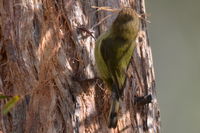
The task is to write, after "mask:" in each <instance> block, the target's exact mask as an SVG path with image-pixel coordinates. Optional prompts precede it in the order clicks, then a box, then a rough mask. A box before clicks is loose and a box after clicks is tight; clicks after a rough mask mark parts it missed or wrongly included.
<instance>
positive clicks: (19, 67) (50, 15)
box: [0, 0, 160, 133]
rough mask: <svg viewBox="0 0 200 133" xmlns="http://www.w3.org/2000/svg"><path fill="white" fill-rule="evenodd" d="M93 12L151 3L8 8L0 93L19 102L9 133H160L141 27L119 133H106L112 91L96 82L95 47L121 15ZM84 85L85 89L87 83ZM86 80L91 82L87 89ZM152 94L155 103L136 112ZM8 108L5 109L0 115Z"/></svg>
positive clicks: (39, 1) (0, 127) (16, 4)
mask: <svg viewBox="0 0 200 133" xmlns="http://www.w3.org/2000/svg"><path fill="white" fill-rule="evenodd" d="M91 6H110V7H114V8H121V7H127V6H129V7H130V6H131V7H136V9H137V12H139V13H141V14H142V13H145V7H144V0H136V2H134V0H129V1H127V0H109V1H105V0H27V1H24V0H17V1H14V0H1V1H0V92H3V93H4V94H6V95H20V96H21V97H22V98H21V101H20V102H19V103H18V104H17V106H16V107H15V108H13V110H12V111H11V112H10V113H8V114H7V115H5V116H3V115H2V114H0V131H3V133H14V132H15V133H72V132H74V133H84V132H85V133H89V132H95V133H96V132H98V133H106V132H113V133H116V132H127V133H131V132H133V133H143V132H146V133H159V132H160V120H159V119H160V116H159V107H158V102H157V98H156V92H155V75H154V69H153V61H152V53H151V48H150V46H149V42H148V35H147V31H146V23H145V21H142V24H141V31H140V34H139V36H140V37H139V39H138V40H139V41H138V46H137V50H136V51H135V53H134V59H133V60H132V63H131V65H130V68H129V79H128V82H127V87H126V89H125V92H124V99H123V101H121V105H122V108H121V110H120V120H119V122H118V127H117V128H116V129H115V130H113V129H112V130H110V129H108V128H107V116H108V111H109V104H110V103H109V96H110V93H109V91H108V90H107V89H106V88H104V87H103V85H102V83H101V82H100V81H98V80H91V81H89V80H87V81H86V80H85V79H92V78H94V77H96V76H97V75H96V70H95V61H94V46H95V43H94V42H95V39H94V38H93V37H92V36H94V37H98V36H99V34H101V33H102V32H104V31H106V29H107V28H108V27H109V26H110V25H111V23H112V22H113V20H114V18H115V16H116V14H115V13H111V12H106V11H98V12H97V11H96V9H93V8H91ZM80 80H83V81H80ZM84 80H85V81H84ZM148 94H151V95H152V97H153V100H152V103H150V104H148V105H137V104H135V103H136V102H135V98H134V97H137V96H145V95H148ZM5 102H6V101H1V104H0V108H1V109H2V106H3V104H5Z"/></svg>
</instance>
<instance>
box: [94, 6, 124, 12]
mask: <svg viewBox="0 0 200 133" xmlns="http://www.w3.org/2000/svg"><path fill="white" fill-rule="evenodd" d="M92 8H95V9H97V11H100V10H104V11H109V12H118V11H120V9H116V8H111V7H109V6H101V7H98V6H92Z"/></svg>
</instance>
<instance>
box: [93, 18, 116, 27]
mask: <svg viewBox="0 0 200 133" xmlns="http://www.w3.org/2000/svg"><path fill="white" fill-rule="evenodd" d="M110 16H112V15H107V16H106V17H104V18H103V19H101V20H100V21H99V22H98V23H96V24H94V25H93V26H92V28H91V29H94V28H95V27H97V26H98V25H100V24H101V23H102V22H103V21H105V20H106V19H107V18H109V17H110Z"/></svg>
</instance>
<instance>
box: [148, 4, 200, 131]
mask: <svg viewBox="0 0 200 133" xmlns="http://www.w3.org/2000/svg"><path fill="white" fill-rule="evenodd" d="M146 8H147V13H148V14H151V16H150V17H149V20H150V21H151V24H149V25H148V31H149V37H150V45H151V47H152V51H153V59H154V66H155V72H156V84H157V87H156V89H157V94H158V100H159V104H160V110H161V131H162V133H200V0H146Z"/></svg>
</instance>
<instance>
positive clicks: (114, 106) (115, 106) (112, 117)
mask: <svg viewBox="0 0 200 133" xmlns="http://www.w3.org/2000/svg"><path fill="white" fill-rule="evenodd" d="M118 112H119V97H118V96H117V95H116V94H115V93H114V92H113V93H112V98H111V108H110V112H109V117H108V119H109V120H108V128H116V126H117V121H118Z"/></svg>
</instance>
